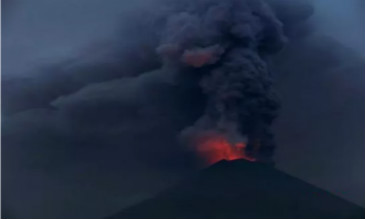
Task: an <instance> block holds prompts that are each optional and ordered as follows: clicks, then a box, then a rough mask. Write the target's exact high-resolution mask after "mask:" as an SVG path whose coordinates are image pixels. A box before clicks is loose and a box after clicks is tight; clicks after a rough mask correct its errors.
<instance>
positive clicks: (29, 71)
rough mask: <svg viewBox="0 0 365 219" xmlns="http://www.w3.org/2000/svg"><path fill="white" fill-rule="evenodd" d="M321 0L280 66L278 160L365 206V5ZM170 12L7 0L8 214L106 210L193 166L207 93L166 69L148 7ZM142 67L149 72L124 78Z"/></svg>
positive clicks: (77, 1)
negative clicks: (168, 78) (194, 130)
mask: <svg viewBox="0 0 365 219" xmlns="http://www.w3.org/2000/svg"><path fill="white" fill-rule="evenodd" d="M283 1H284V2H285V1H288V0H283ZM314 2H315V12H314V15H313V16H312V18H310V19H309V21H307V22H306V24H305V25H307V26H309V27H308V28H309V29H310V31H308V32H309V33H305V34H304V33H301V32H300V31H299V36H297V37H293V38H292V39H290V41H289V43H288V45H287V47H286V48H285V49H284V50H283V51H282V52H281V53H280V54H278V55H277V56H276V57H274V58H273V60H272V63H271V64H272V68H273V69H274V70H275V71H276V72H278V73H277V77H276V82H277V88H278V90H279V92H280V95H281V98H282V104H283V109H282V111H281V114H280V117H279V119H278V120H277V122H276V125H275V126H274V130H275V132H276V134H277V141H278V149H277V153H276V155H275V160H276V162H277V166H278V168H280V169H282V170H285V171H287V172H289V173H291V174H292V175H294V176H298V177H299V178H301V179H304V180H306V181H308V182H310V183H313V184H315V185H318V186H320V187H322V188H325V189H327V190H329V191H331V192H334V193H335V194H337V195H340V196H341V197H344V198H345V199H347V200H350V201H353V202H355V203H357V204H360V205H363V206H364V202H363V200H364V199H365V188H364V186H363V185H364V184H365V162H364V159H363V155H364V154H365V147H364V145H365V139H364V136H363V133H364V131H365V124H364V121H365V118H364V117H365V116H364V115H363V112H364V110H365V106H364V105H365V104H364V103H365V101H364V90H363V89H364V82H365V80H364V76H363V74H362V73H363V72H364V70H365V69H364V66H365V65H364V64H365V61H364V56H365V51H364V50H365V42H364V41H363V39H364V37H365V36H364V35H365V25H364V24H363V22H364V21H365V19H364V16H363V14H364V13H363V12H364V4H363V2H362V1H356V0H352V1H346V4H344V3H343V1H341V0H336V1H334V0H320V1H314ZM165 10H166V9H165V7H164V5H163V4H161V3H159V1H157V0H156V1H146V0H138V1H133V3H131V2H125V3H124V2H121V1H117V0H111V1H102V0H67V1H56V0H33V1H25V0H13V1H10V0H9V1H4V2H3V21H2V22H3V33H2V49H3V50H2V56H3V60H2V64H3V66H2V76H3V84H2V87H3V88H2V93H3V96H2V98H3V109H2V111H3V124H2V125H3V131H2V134H3V144H2V145H3V147H2V152H3V165H2V166H3V184H2V185H3V198H2V202H3V210H5V211H6V213H7V214H8V215H11V216H12V215H13V216H16V217H20V218H40V217H43V218H52V217H53V218H55V217H57V218H62V217H80V218H81V217H87V218H98V217H104V216H106V215H110V214H112V213H114V212H116V211H119V210H120V209H121V208H123V207H125V206H128V205H131V204H133V203H136V202H138V201H139V200H142V199H144V198H146V197H149V196H151V195H153V194H154V193H156V192H157V191H159V190H161V189H163V188H164V187H165V186H167V185H170V184H171V182H173V181H175V180H177V179H179V178H180V177H182V176H184V175H185V174H188V173H190V172H191V171H194V167H193V166H194V162H193V161H192V160H193V157H194V155H192V154H191V153H190V152H189V151H186V150H184V149H183V148H180V147H178V146H174V145H175V144H176V139H175V138H176V136H177V134H178V133H179V131H180V130H181V129H182V128H183V127H186V126H187V125H189V124H191V123H192V122H193V121H194V120H195V119H196V117H197V116H199V115H198V114H199V112H200V110H201V109H200V108H199V107H198V106H196V105H199V104H196V102H197V101H198V100H197V99H194V98H186V96H189V95H186V94H187V93H189V92H191V93H194V91H191V90H188V89H186V88H180V87H177V88H176V87H172V86H167V85H161V81H160V80H159V78H164V77H163V76H162V75H164V74H165V73H166V72H164V71H165V70H161V69H160V70H155V69H158V68H159V67H160V64H159V63H158V60H156V56H155V54H154V49H155V48H154V47H151V44H152V45H153V42H154V40H155V39H156V38H157V36H158V31H155V30H154V29H153V27H152V25H151V23H149V22H152V21H150V20H149V19H148V18H149V17H153V18H155V19H156V20H158V16H159V15H161V14H162V15H163V14H164V13H165ZM156 17H157V18H156ZM305 25H304V26H305ZM146 33H148V34H146ZM125 66H127V67H125ZM139 72H149V73H146V74H143V75H141V76H138V78H137V79H133V80H132V79H128V78H124V77H125V76H131V75H132V76H134V75H138V74H139ZM155 78H157V79H158V80H155ZM161 80H162V79H161ZM195 106H196V107H195ZM146 133H148V134H146ZM141 136H143V137H141Z"/></svg>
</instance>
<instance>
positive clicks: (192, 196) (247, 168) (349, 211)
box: [110, 159, 365, 219]
mask: <svg viewBox="0 0 365 219" xmlns="http://www.w3.org/2000/svg"><path fill="white" fill-rule="evenodd" d="M122 218H365V210H364V209H363V208H362V207H360V206H357V205H355V204H353V203H350V202H348V201H346V200H344V199H342V198H340V197H337V196H335V195H333V194H331V193H329V192H327V191H324V190H323V189H320V188H318V187H315V186H313V185H311V184H309V183H306V182H304V181H302V180H300V179H298V178H295V177H293V176H290V175H288V174H286V173H284V172H282V171H280V170H278V169H276V168H275V167H274V166H273V165H269V164H265V163H259V162H250V161H247V160H243V159H239V160H233V161H226V160H222V161H220V162H218V163H215V164H214V165H212V166H210V167H208V168H206V169H204V170H202V171H201V172H199V173H197V174H196V175H195V176H193V177H192V178H190V179H188V180H185V181H183V182H181V183H180V184H178V185H177V186H175V187H173V188H170V189H168V190H166V191H164V192H162V193H160V194H159V195H157V196H156V197H154V198H151V199H149V200H146V201H144V202H142V203H140V204H137V205H135V206H132V207H129V208H127V209H124V210H122V211H121V212H119V213H117V214H115V215H114V216H112V217H110V219H122Z"/></svg>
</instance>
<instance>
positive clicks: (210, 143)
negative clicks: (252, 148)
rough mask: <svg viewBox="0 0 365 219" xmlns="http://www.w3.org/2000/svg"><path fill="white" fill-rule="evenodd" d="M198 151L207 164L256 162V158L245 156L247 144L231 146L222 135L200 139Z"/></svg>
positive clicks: (240, 143)
mask: <svg viewBox="0 0 365 219" xmlns="http://www.w3.org/2000/svg"><path fill="white" fill-rule="evenodd" d="M197 144H198V145H197V150H198V154H199V156H201V157H202V159H203V160H204V163H205V164H208V165H209V164H213V163H216V162H218V161H220V160H236V159H246V160H249V161H256V159H255V158H253V157H249V156H247V155H245V150H244V149H245V147H246V144H245V143H244V142H239V143H235V144H230V143H229V142H228V140H227V139H226V138H225V137H224V136H221V135H214V136H212V135H209V136H204V137H201V138H199V139H198V142H197Z"/></svg>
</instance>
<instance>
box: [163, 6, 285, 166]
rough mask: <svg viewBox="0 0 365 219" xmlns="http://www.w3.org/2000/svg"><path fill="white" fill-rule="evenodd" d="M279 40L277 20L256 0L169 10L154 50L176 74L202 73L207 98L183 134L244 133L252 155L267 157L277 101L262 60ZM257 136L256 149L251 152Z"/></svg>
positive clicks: (279, 29) (276, 45) (270, 153)
mask: <svg viewBox="0 0 365 219" xmlns="http://www.w3.org/2000/svg"><path fill="white" fill-rule="evenodd" d="M284 41H285V37H284V35H283V32H282V23H281V22H280V21H279V20H278V19H277V18H276V17H275V15H274V12H273V11H271V9H270V8H269V6H268V5H266V4H265V3H264V2H261V1H249V0H248V1H235V0H231V1H224V2H223V1H198V2H188V3H187V5H186V6H185V8H183V10H182V11H177V12H175V13H173V14H172V15H171V16H170V17H169V18H168V19H167V22H166V27H165V28H164V29H163V32H162V37H161V44H160V46H159V48H158V51H159V52H160V54H161V55H162V56H163V57H164V60H165V62H164V63H165V65H169V66H170V68H173V69H174V70H175V71H176V74H178V76H177V78H178V79H179V78H180V77H184V75H185V74H199V75H201V77H202V79H201V81H200V84H201V88H202V92H203V93H204V95H206V99H207V100H206V103H207V105H206V107H205V108H206V109H205V113H204V115H203V116H201V118H200V119H199V120H198V122H197V123H196V125H194V126H193V127H191V128H189V129H188V130H185V131H184V132H185V133H184V135H185V136H189V135H193V136H194V135H199V132H204V131H211V130H213V131H219V132H223V133H227V135H228V136H229V135H232V132H235V133H238V135H240V136H247V137H248V146H247V150H248V151H249V152H250V154H251V156H254V157H255V158H258V159H262V160H269V159H270V157H271V155H272V153H273V150H274V142H273V136H272V133H271V131H270V125H271V123H272V121H273V119H274V118H275V117H276V115H277V109H278V106H279V104H278V101H277V98H276V94H275V93H274V91H273V89H272V85H271V75H270V73H269V70H268V69H267V67H266V63H265V59H266V58H267V56H268V55H270V54H272V53H275V52H277V51H278V50H279V49H280V48H281V47H282V45H283V43H284ZM171 66H172V67H171ZM257 141H260V148H259V149H258V151H254V147H255V145H254V144H255V143H256V142H257Z"/></svg>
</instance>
